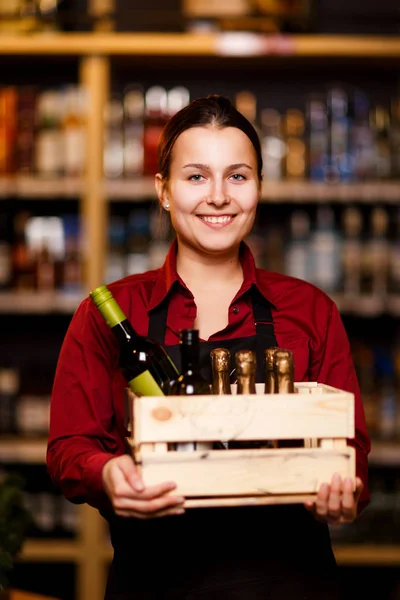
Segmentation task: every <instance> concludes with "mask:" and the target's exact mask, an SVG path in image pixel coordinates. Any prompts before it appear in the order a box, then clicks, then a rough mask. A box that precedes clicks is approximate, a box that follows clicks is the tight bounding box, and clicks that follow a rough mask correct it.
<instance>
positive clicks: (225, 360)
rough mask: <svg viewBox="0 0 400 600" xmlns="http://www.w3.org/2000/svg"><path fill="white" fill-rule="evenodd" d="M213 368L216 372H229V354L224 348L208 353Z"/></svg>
mask: <svg viewBox="0 0 400 600" xmlns="http://www.w3.org/2000/svg"><path fill="white" fill-rule="evenodd" d="M210 356H211V360H212V363H213V368H214V369H215V370H216V371H218V372H221V371H229V369H230V360H231V353H230V352H229V350H227V349H226V348H215V349H214V350H211V352H210Z"/></svg>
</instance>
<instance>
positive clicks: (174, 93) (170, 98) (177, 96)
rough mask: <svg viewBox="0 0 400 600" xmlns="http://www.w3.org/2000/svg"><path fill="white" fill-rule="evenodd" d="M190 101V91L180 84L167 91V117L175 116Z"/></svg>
mask: <svg viewBox="0 0 400 600" xmlns="http://www.w3.org/2000/svg"><path fill="white" fill-rule="evenodd" d="M189 102H190V93H189V90H188V89H187V88H186V87H183V86H182V85H178V86H176V87H173V88H171V89H170V90H168V92H167V117H168V119H169V118H171V117H173V116H174V115H175V114H176V113H177V112H179V111H180V110H182V108H185V106H187V105H188V104H189Z"/></svg>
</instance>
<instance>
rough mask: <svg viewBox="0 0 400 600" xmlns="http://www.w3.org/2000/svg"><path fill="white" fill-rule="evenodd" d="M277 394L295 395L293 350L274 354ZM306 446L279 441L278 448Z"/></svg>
mask: <svg viewBox="0 0 400 600" xmlns="http://www.w3.org/2000/svg"><path fill="white" fill-rule="evenodd" d="M274 376H275V382H276V393H278V394H294V379H293V377H294V362H293V352H291V350H284V349H278V350H277V351H276V352H275V354H274ZM302 446H304V441H303V440H279V441H278V444H277V447H278V448H291V447H302Z"/></svg>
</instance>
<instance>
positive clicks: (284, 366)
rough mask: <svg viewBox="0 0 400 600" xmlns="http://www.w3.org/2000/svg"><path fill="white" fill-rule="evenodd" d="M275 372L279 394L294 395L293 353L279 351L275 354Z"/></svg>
mask: <svg viewBox="0 0 400 600" xmlns="http://www.w3.org/2000/svg"><path fill="white" fill-rule="evenodd" d="M273 372H274V377H275V382H276V392H277V393H278V394H293V393H294V382H293V353H292V352H291V351H290V350H281V349H277V350H276V351H275V353H274V366H273Z"/></svg>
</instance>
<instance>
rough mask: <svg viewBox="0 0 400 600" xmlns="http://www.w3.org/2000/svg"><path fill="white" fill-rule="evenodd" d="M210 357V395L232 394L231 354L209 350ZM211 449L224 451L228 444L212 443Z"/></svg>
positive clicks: (222, 349) (223, 442)
mask: <svg viewBox="0 0 400 600" xmlns="http://www.w3.org/2000/svg"><path fill="white" fill-rule="evenodd" d="M210 357H211V370H212V386H211V390H212V393H213V394H217V395H225V394H232V390H231V383H230V377H229V369H230V364H231V353H230V352H229V350H227V349H226V348H215V349H214V350H211V352H210ZM213 448H214V449H215V450H226V449H227V448H228V442H227V441H216V442H214V445H213Z"/></svg>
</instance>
